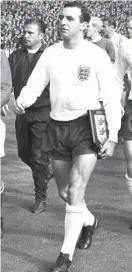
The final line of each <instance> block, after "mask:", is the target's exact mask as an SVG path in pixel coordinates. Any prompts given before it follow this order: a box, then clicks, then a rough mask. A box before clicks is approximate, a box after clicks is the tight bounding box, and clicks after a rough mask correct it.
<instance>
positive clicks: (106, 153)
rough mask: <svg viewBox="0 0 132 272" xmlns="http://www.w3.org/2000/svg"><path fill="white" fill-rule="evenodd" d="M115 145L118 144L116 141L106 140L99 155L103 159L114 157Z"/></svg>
mask: <svg viewBox="0 0 132 272" xmlns="http://www.w3.org/2000/svg"><path fill="white" fill-rule="evenodd" d="M115 146H116V143H115V142H110V141H106V142H105V143H104V145H103V147H102V148H101V150H100V152H99V153H98V155H99V156H100V158H101V159H107V158H109V157H112V156H113V153H114V149H115Z"/></svg>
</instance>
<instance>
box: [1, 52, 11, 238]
mask: <svg viewBox="0 0 132 272" xmlns="http://www.w3.org/2000/svg"><path fill="white" fill-rule="evenodd" d="M0 66H1V84H0V87H1V90H0V92H1V105H0V106H1V116H5V115H6V108H5V105H6V104H7V103H8V101H9V99H10V95H11V91H12V80H11V71H10V66H9V63H8V59H7V57H6V54H5V51H4V50H3V49H0ZM5 137H6V126H5V124H4V122H3V121H2V120H1V119H0V158H2V157H4V156H5V150H4V143H5ZM3 191H4V183H3V181H2V179H1V177H0V196H1V207H2V193H3ZM2 236H3V217H2V216H1V237H2Z"/></svg>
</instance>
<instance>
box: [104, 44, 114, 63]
mask: <svg viewBox="0 0 132 272" xmlns="http://www.w3.org/2000/svg"><path fill="white" fill-rule="evenodd" d="M106 49H107V54H108V55H109V57H110V59H111V62H112V63H114V62H115V59H116V56H115V49H114V45H113V43H112V42H111V41H110V40H108V41H107V48H106Z"/></svg>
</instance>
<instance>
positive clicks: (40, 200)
mask: <svg viewBox="0 0 132 272" xmlns="http://www.w3.org/2000/svg"><path fill="white" fill-rule="evenodd" d="M33 179H34V184H35V189H34V191H35V203H34V206H33V213H41V212H44V211H45V209H46V198H47V189H48V186H47V180H46V179H45V177H44V175H42V174H37V175H36V173H33Z"/></svg>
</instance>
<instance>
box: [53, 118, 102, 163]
mask: <svg viewBox="0 0 132 272" xmlns="http://www.w3.org/2000/svg"><path fill="white" fill-rule="evenodd" d="M48 137H49V140H50V144H51V146H52V151H51V152H50V156H51V158H52V159H54V160H64V161H71V160H72V158H74V157H75V156H78V155H83V154H97V153H96V151H94V149H93V141H92V133H91V126H90V120H89V116H88V115H87V116H82V117H79V118H77V119H75V120H72V121H65V122H63V121H55V120H53V119H51V118H50V120H49V125H48Z"/></svg>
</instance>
